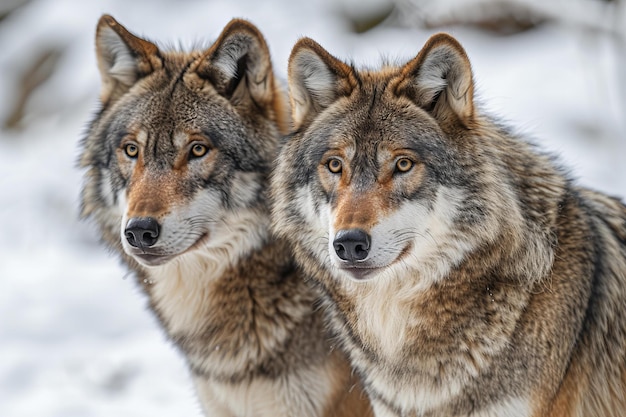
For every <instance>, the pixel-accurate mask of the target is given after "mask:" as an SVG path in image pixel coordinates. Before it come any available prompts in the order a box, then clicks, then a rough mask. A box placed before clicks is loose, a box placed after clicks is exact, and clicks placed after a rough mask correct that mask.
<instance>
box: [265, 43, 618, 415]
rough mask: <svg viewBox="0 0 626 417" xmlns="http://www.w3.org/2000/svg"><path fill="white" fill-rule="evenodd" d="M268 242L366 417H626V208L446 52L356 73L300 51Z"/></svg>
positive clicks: (315, 50) (300, 46) (438, 48)
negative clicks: (359, 388)
mask: <svg viewBox="0 0 626 417" xmlns="http://www.w3.org/2000/svg"><path fill="white" fill-rule="evenodd" d="M288 78H289V79H288V82H289V93H290V97H291V104H292V110H293V118H294V123H295V126H294V129H295V130H294V132H293V133H292V135H291V136H290V137H289V138H288V140H287V141H286V143H285V145H284V147H283V148H282V149H281V152H280V155H279V164H278V166H277V168H276V171H275V173H274V175H273V179H272V184H271V190H272V191H271V192H272V199H273V201H274V203H273V223H274V229H275V230H276V232H277V233H278V234H279V236H282V237H284V238H286V239H289V240H290V241H291V242H292V244H293V246H294V252H295V255H296V257H297V260H298V262H299V263H300V264H301V265H302V267H303V268H304V270H305V271H306V272H307V273H308V274H310V275H311V276H313V277H314V278H315V279H316V280H317V281H318V282H319V285H320V286H321V287H322V290H323V292H324V298H325V305H326V307H327V308H328V311H329V313H328V314H329V316H330V321H331V325H332V328H333V329H334V332H335V333H336V334H337V335H338V337H339V338H340V340H341V341H342V346H343V349H345V350H346V352H348V354H349V356H350V359H351V362H352V366H353V367H354V368H355V370H356V372H357V373H359V374H360V375H361V377H362V378H363V381H364V382H363V384H364V386H365V390H366V391H367V393H368V394H369V396H370V398H371V400H372V403H373V408H374V412H375V415H376V416H377V417H382V416H385V417H390V416H420V417H425V416H438V417H447V416H473V417H488V416H489V417H492V416H493V417H495V416H497V417H531V416H532V417H574V416H576V417H583V416H584V417H601V416H602V417H618V416H622V417H623V416H626V207H625V206H624V204H623V203H621V202H620V201H619V200H618V199H617V198H612V197H609V196H606V195H603V194H601V193H598V192H595V191H592V190H589V189H585V188H582V187H580V186H577V185H576V184H575V183H574V182H573V180H572V179H571V178H570V177H569V175H568V174H567V173H566V172H565V171H564V169H563V168H561V167H560V166H559V164H558V163H557V162H555V158H553V157H551V156H550V155H548V154H546V153H544V152H542V151H540V150H539V149H538V148H537V147H536V146H535V145H531V144H530V143H529V142H528V141H527V140H525V139H524V138H523V137H522V136H520V135H518V134H515V133H513V132H512V130H511V129H510V128H507V127H506V126H503V125H502V124H500V123H499V122H498V121H497V120H495V119H493V118H491V117H490V116H488V115H486V114H483V113H482V112H481V110H480V108H479V107H478V106H477V105H476V104H475V99H474V89H475V87H474V82H473V75H472V69H471V66H470V61H469V59H468V57H467V55H466V53H465V51H464V49H463V48H462V46H461V45H460V44H459V42H458V41H457V40H455V39H454V38H452V37H451V36H449V35H446V34H438V35H434V36H433V37H432V38H430V39H429V40H428V41H427V43H426V44H425V46H424V47H423V49H422V50H421V51H420V52H419V53H418V55H417V56H416V57H415V58H414V59H412V60H411V61H409V62H408V63H406V64H405V65H400V66H392V65H387V66H384V67H382V69H379V70H367V69H357V68H355V67H354V66H353V65H349V64H347V63H345V62H343V61H341V60H339V59H337V58H335V57H333V56H332V55H331V54H330V53H329V52H327V51H326V50H325V49H323V48H322V47H321V46H320V45H319V44H317V43H316V42H315V41H313V40H311V39H308V38H304V39H302V40H300V41H299V42H298V43H297V44H296V45H295V46H294V48H293V51H292V53H291V56H290V59H289V71H288Z"/></svg>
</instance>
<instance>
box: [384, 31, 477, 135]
mask: <svg viewBox="0 0 626 417" xmlns="http://www.w3.org/2000/svg"><path fill="white" fill-rule="evenodd" d="M396 91H397V92H398V93H399V94H404V95H406V96H408V97H409V98H411V99H412V100H413V101H414V102H416V103H417V104H418V105H419V106H420V107H422V108H423V109H425V110H426V111H428V112H430V113H431V114H432V115H433V116H434V117H435V118H436V119H437V120H439V122H440V123H441V122H447V121H449V120H451V119H450V118H451V116H456V118H457V119H458V120H459V121H460V122H461V123H462V124H463V125H465V126H466V127H468V126H469V125H470V124H471V122H472V120H473V118H474V81H473V79H472V68H471V65H470V61H469V59H468V57H467V54H466V53H465V50H464V49H463V47H462V46H461V44H460V43H459V42H458V41H457V40H456V39H454V38H453V37H452V36H450V35H448V34H445V33H439V34H436V35H433V36H431V38H430V39H429V40H428V41H427V42H426V45H424V48H422V50H421V51H420V53H419V54H418V55H417V57H415V58H414V59H413V60H411V61H410V62H409V63H408V64H406V65H405V66H404V68H403V69H402V72H401V75H400V82H399V84H398V87H397V90H396Z"/></svg>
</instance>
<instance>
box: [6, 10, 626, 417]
mask: <svg viewBox="0 0 626 417" xmlns="http://www.w3.org/2000/svg"><path fill="white" fill-rule="evenodd" d="M378 4H384V0H367V2H365V6H364V5H363V3H362V2H358V1H356V0H342V1H333V0H309V1H307V2H301V3H300V2H295V1H293V0H269V1H263V2H260V1H255V0H245V1H243V0H242V1H231V0H214V1H193V0H186V1H166V0H135V1H127V0H101V1H98V2H87V1H80V0H33V1H31V2H30V3H29V4H28V5H26V6H24V7H23V8H21V9H20V10H18V11H17V12H15V13H14V14H12V15H10V16H9V18H8V19H7V20H6V21H4V22H2V24H0V117H1V118H5V117H6V115H7V114H8V112H9V105H10V104H11V100H10V99H9V98H10V97H12V96H13V95H14V93H15V91H16V90H15V89H16V87H15V86H16V83H17V77H18V75H17V74H18V73H19V70H20V69H21V68H24V67H26V66H27V65H28V64H29V63H30V62H31V61H32V60H33V59H34V58H33V57H34V55H35V52H36V51H38V50H40V49H42V48H46V47H50V46H52V47H57V46H58V47H61V48H62V49H63V51H64V52H63V55H62V56H61V59H60V61H59V63H58V70H57V71H56V72H55V73H54V75H53V76H52V77H51V78H50V79H49V80H48V81H47V82H46V83H45V84H43V85H42V86H41V88H39V89H38V90H37V91H36V93H35V94H34V95H33V97H32V99H31V101H30V102H29V104H28V107H27V116H26V119H25V122H24V127H23V128H22V129H21V130H17V131H16V130H13V131H6V130H5V131H1V130H0V416H3V417H22V416H46V417H52V416H59V417H61V416H63V417H72V416H81V417H92V416H117V417H123V416H131V415H132V416H144V415H145V416H153V417H158V416H172V415H185V416H200V414H201V413H200V408H199V406H198V403H197V400H196V399H195V395H194V392H193V388H192V386H191V383H190V381H189V378H188V373H187V370H186V368H185V365H184V362H183V360H182V358H181V356H180V355H179V354H178V352H177V351H176V350H175V349H174V348H173V347H172V346H171V345H170V344H169V342H167V341H166V340H165V338H164V336H163V334H162V332H161V330H160V328H159V327H158V325H157V323H156V320H155V319H154V318H153V317H152V315H151V314H150V313H149V311H148V310H147V309H146V308H145V304H146V300H145V297H144V296H143V295H142V294H141V293H140V292H139V290H138V288H137V286H136V285H135V283H134V282H133V279H132V277H130V278H127V279H125V270H124V268H123V267H122V266H121V265H120V264H119V262H118V260H117V259H116V258H115V256H113V255H111V254H109V253H107V251H106V250H105V249H103V247H102V246H101V245H99V243H98V239H97V236H96V234H95V233H94V229H93V228H92V226H91V225H89V224H88V223H85V222H80V221H78V220H77V218H78V209H77V206H78V204H77V202H78V194H79V190H80V183H81V179H80V176H81V172H80V171H79V170H78V169H77V168H76V167H75V162H76V158H77V155H78V141H79V139H80V137H81V134H82V131H83V128H84V126H85V124H86V123H87V121H88V120H89V118H90V117H91V114H92V113H93V111H94V110H95V109H96V107H97V96H98V91H99V76H98V74H97V71H96V64H95V57H94V51H93V49H94V48H93V37H94V29H95V25H96V22H97V20H98V18H99V16H100V14H101V13H111V14H112V15H113V16H115V17H116V18H117V19H118V20H119V21H120V22H121V23H122V24H124V25H126V26H127V27H128V28H129V29H131V30H132V31H134V32H135V33H138V34H141V35H144V36H147V37H149V38H150V39H153V40H156V41H160V42H161V44H174V45H178V44H179V43H180V44H182V45H184V46H189V45H192V44H194V42H195V41H198V40H205V41H210V40H213V39H214V38H215V37H216V36H217V35H218V34H219V32H220V30H221V29H222V27H223V26H224V25H225V24H226V23H227V22H228V20H230V18H231V17H246V18H248V19H250V20H251V21H252V22H254V23H256V24H257V25H258V26H259V28H260V29H261V30H262V31H263V33H264V34H265V35H266V37H267V40H268V42H269V44H270V48H271V51H272V53H273V58H274V65H275V67H276V69H277V72H278V73H279V75H280V76H281V77H282V78H283V79H284V78H285V76H286V62H287V57H288V56H289V52H290V50H291V46H292V45H293V44H294V43H295V41H296V40H297V39H298V37H300V36H303V35H307V36H311V37H313V38H314V39H316V40H317V41H318V42H320V43H321V44H322V45H323V46H325V47H326V48H327V49H328V50H329V51H331V52H332V53H333V54H335V55H337V56H339V57H343V58H351V59H353V60H354V62H356V63H357V64H359V65H368V66H375V65H376V64H377V63H379V62H380V60H381V57H388V58H392V59H396V58H397V59H398V60H399V61H402V60H406V59H409V58H411V57H413V56H414V55H415V54H416V53H417V51H418V50H419V49H420V48H421V46H422V45H423V43H424V42H425V40H426V39H427V37H428V36H429V35H430V34H431V33H432V32H431V31H426V30H419V29H407V28H397V27H392V26H388V25H387V26H385V25H383V26H379V27H377V28H376V29H374V30H372V31H369V32H366V33H365V34H360V35H359V34H355V33H353V32H352V31H351V30H350V26H349V24H348V22H347V21H346V20H345V18H344V17H342V16H345V14H346V13H347V12H346V9H351V10H350V11H349V13H347V14H352V15H354V14H355V13H366V12H367V11H368V10H373V9H375V8H376V6H377V5H378ZM354 8H357V10H356V11H355V10H354ZM445 29H446V30H447V31H449V32H451V33H452V34H453V35H455V36H457V37H458V38H459V40H460V41H461V42H462V43H463V45H464V46H465V47H466V49H467V51H468V53H469V56H470V59H471V60H472V63H473V66H474V71H475V76H476V80H477V83H478V94H479V96H480V99H481V101H482V102H483V103H484V106H485V108H487V109H488V110H489V111H490V112H491V113H492V114H496V115H498V116H499V117H501V118H503V119H505V120H509V121H510V123H511V124H512V125H513V126H515V127H516V128H518V129H519V130H522V131H524V132H528V134H529V135H531V136H532V137H533V138H534V139H535V141H536V142H537V143H540V144H543V146H544V147H545V148H546V149H549V150H552V151H555V152H557V153H559V154H561V155H562V159H563V161H564V163H565V164H566V165H567V166H569V167H571V168H572V171H573V172H574V173H575V174H576V175H577V176H578V177H579V178H580V181H581V182H582V183H583V184H585V185H589V186H593V187H595V188H599V189H601V190H603V191H607V192H610V193H613V194H617V195H621V196H626V163H624V162H625V160H626V123H625V120H624V114H626V108H625V105H626V103H625V102H624V101H625V100H626V97H622V98H621V100H622V101H621V102H620V96H619V93H618V91H619V90H618V87H617V86H618V81H621V82H624V80H626V68H625V67H624V66H622V67H621V68H620V66H619V65H620V64H619V62H618V61H617V57H618V54H617V49H616V45H615V43H614V41H613V40H611V39H609V38H608V37H607V36H606V35H604V34H602V33H589V32H584V31H582V30H580V29H577V28H574V27H564V26H558V25H546V26H542V27H539V28H537V29H533V30H530V31H528V32H524V33H520V34H516V35H512V36H504V37H503V36H496V35H493V34H489V33H485V32H481V31H479V30H477V29H472V28H469V27H450V28H445ZM622 65H623V63H622ZM620 71H621V72H620ZM622 87H623V85H622Z"/></svg>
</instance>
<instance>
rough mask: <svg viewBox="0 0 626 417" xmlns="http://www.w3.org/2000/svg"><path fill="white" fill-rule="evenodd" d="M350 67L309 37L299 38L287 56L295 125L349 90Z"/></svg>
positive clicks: (304, 120)
mask: <svg viewBox="0 0 626 417" xmlns="http://www.w3.org/2000/svg"><path fill="white" fill-rule="evenodd" d="M350 74H351V69H350V67H349V66H348V65H346V64H344V63H343V62H341V61H339V60H338V59H336V58H335V57H333V56H332V55H331V54H329V53H328V52H327V51H326V50H325V49H324V48H322V47H321V46H320V45H319V44H318V43H317V42H315V41H314V40H312V39H310V38H303V39H300V40H299V41H298V42H297V43H296V44H295V46H294V47H293V49H292V51H291V56H290V57H289V68H288V79H289V96H290V98H291V111H292V116H293V117H292V119H293V123H294V125H295V127H296V129H297V128H299V127H300V126H302V124H304V123H305V122H306V121H307V120H309V119H310V118H311V117H313V116H314V115H315V114H317V113H319V112H320V111H321V110H323V109H324V108H326V107H328V106H329V105H330V104H332V103H333V102H334V101H335V100H336V99H337V98H338V97H340V96H342V95H348V94H350V91H351V90H352V84H351V80H350Z"/></svg>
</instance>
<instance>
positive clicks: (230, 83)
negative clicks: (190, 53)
mask: <svg viewBox="0 0 626 417" xmlns="http://www.w3.org/2000/svg"><path fill="white" fill-rule="evenodd" d="M272 71H273V70H272V62H271V59H270V52H269V48H268V46H267V43H266V42H265V39H264V37H263V35H262V34H261V32H260V31H259V29H258V28H257V27H256V26H254V25H253V24H252V23H250V22H248V21H246V20H242V19H233V20H231V21H230V22H229V23H228V24H227V25H226V27H225V28H224V30H223V31H222V33H221V34H220V36H219V38H218V39H217V41H215V43H214V44H213V46H211V47H210V48H209V49H208V50H207V51H206V52H205V54H204V55H203V57H202V59H201V61H200V62H199V64H198V66H197V68H196V72H197V74H198V75H199V76H200V77H202V78H204V79H207V80H209V81H211V83H212V84H213V86H214V87H215V89H216V90H217V91H218V93H220V94H221V95H223V96H224V97H226V98H227V99H229V100H231V101H233V102H241V101H242V100H245V98H246V97H249V98H251V99H252V100H253V101H254V102H256V103H257V104H259V105H260V106H261V108H263V107H266V106H267V105H268V104H270V103H272V102H273V100H274V94H275V91H274V90H275V88H274V75H273V72H272Z"/></svg>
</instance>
